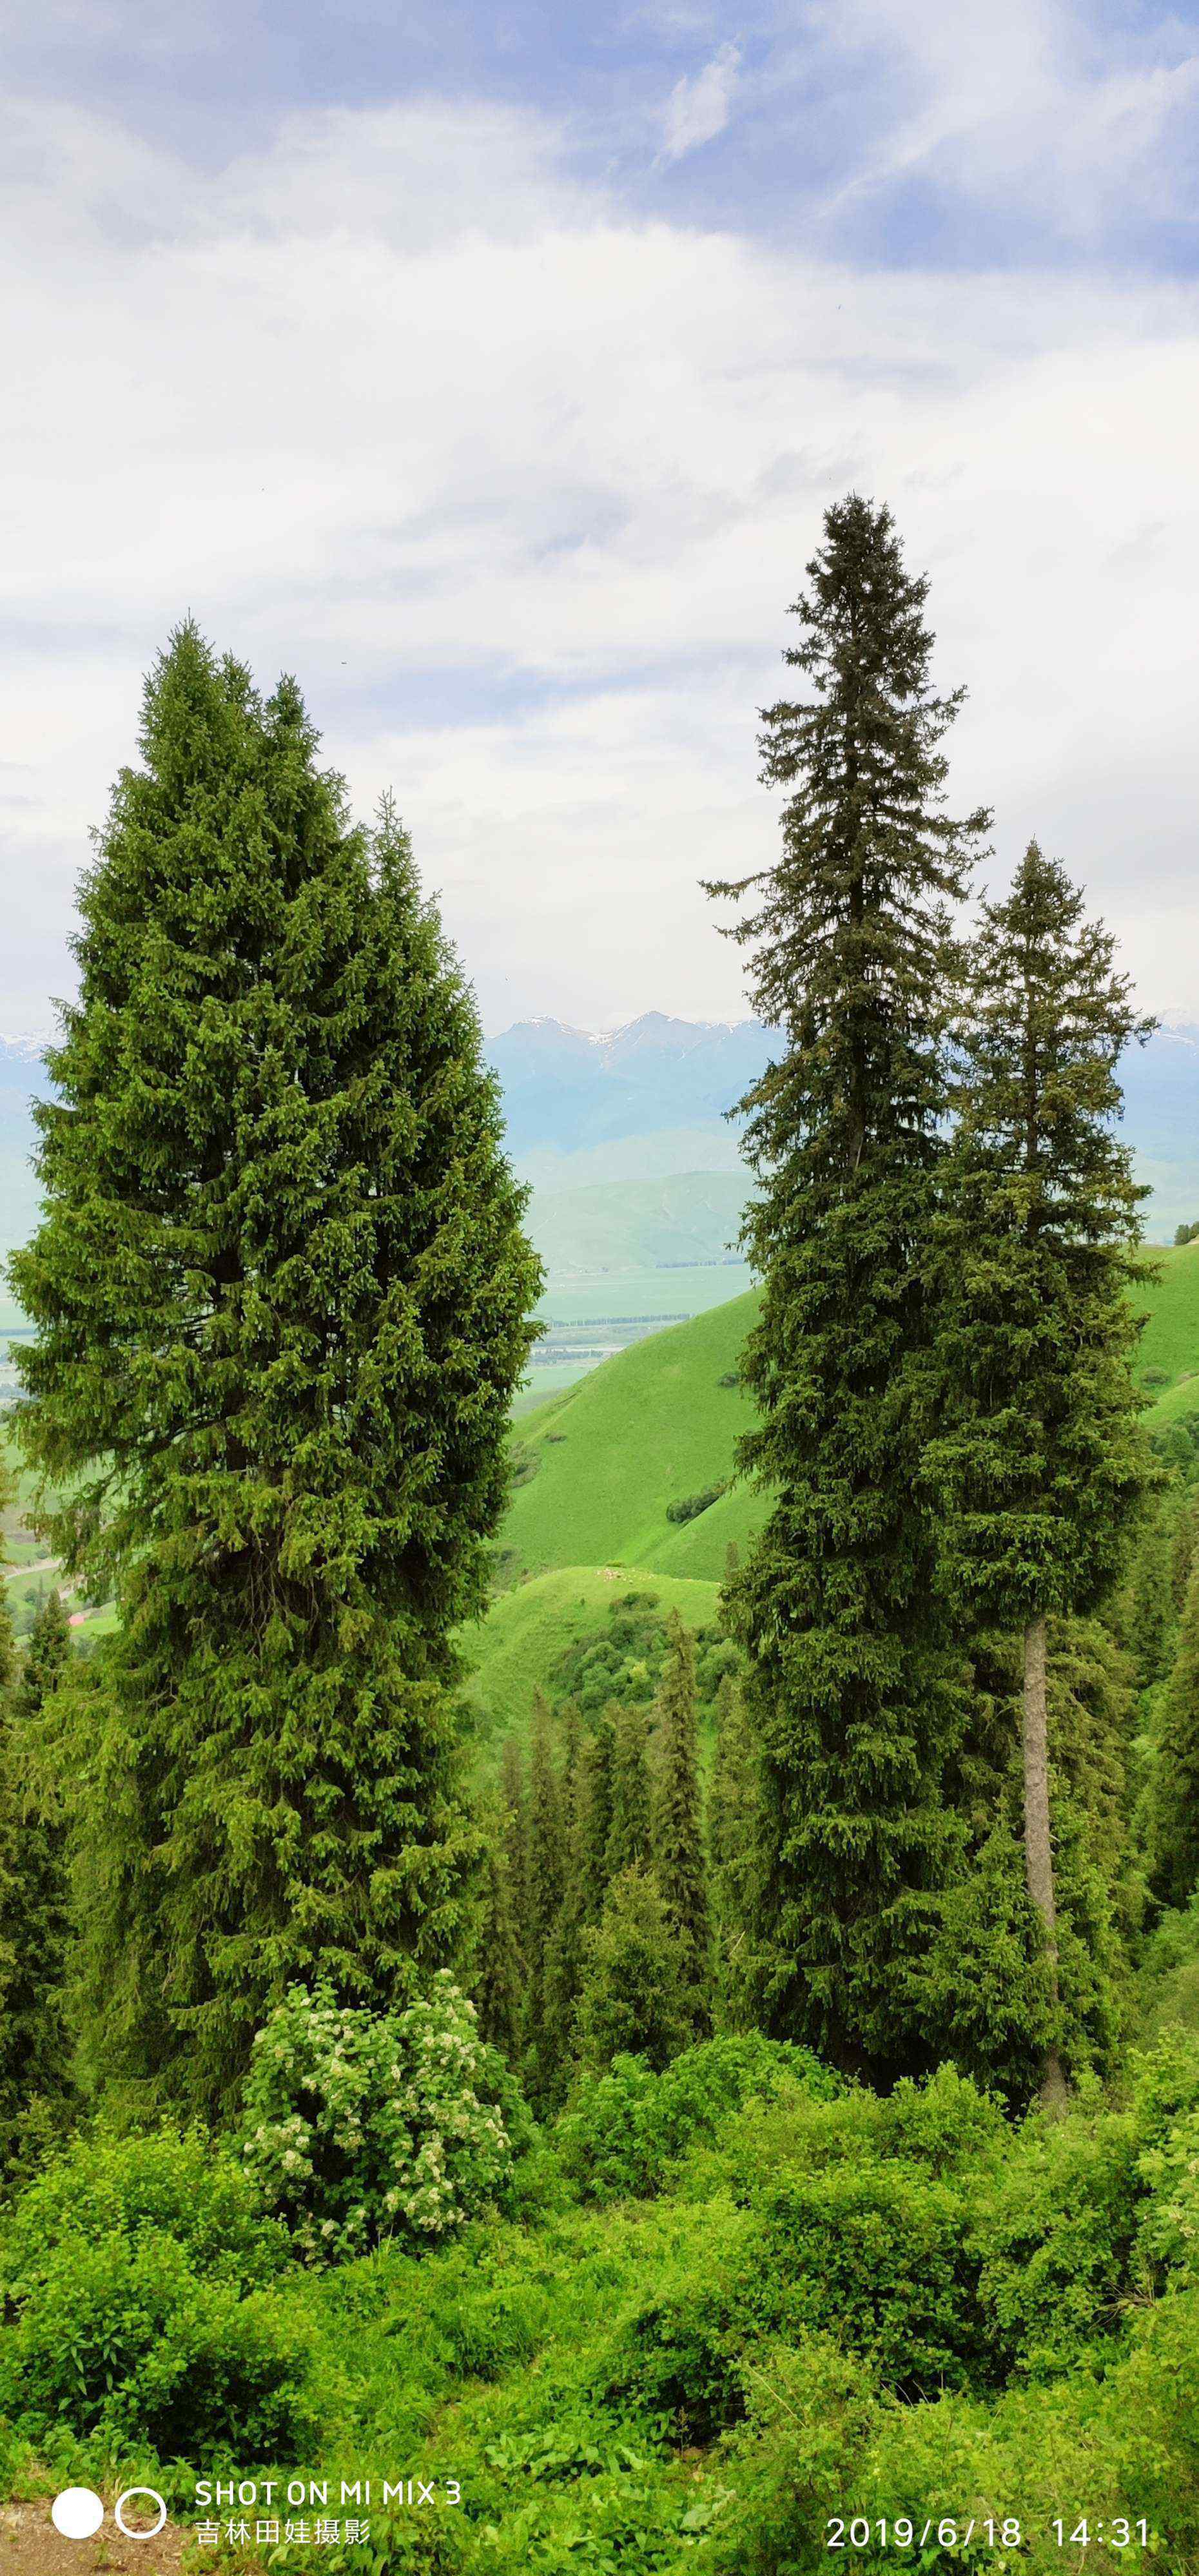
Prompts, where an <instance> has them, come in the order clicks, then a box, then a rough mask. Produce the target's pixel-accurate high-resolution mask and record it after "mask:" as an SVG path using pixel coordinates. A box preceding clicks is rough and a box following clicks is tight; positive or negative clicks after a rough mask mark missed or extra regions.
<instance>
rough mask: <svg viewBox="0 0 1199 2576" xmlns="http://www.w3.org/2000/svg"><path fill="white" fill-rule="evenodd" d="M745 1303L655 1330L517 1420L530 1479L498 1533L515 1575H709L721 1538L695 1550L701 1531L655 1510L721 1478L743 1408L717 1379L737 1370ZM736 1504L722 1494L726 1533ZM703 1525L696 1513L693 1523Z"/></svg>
mask: <svg viewBox="0 0 1199 2576" xmlns="http://www.w3.org/2000/svg"><path fill="white" fill-rule="evenodd" d="M755 1304H756V1300H755V1298H754V1296H753V1295H752V1294H751V1295H749V1296H747V1297H735V1298H733V1299H732V1300H731V1302H730V1303H729V1304H728V1305H725V1306H715V1307H712V1308H711V1309H710V1310H709V1312H708V1313H707V1314H706V1315H697V1316H695V1317H694V1318H693V1320H692V1321H691V1322H690V1323H688V1324H675V1325H673V1326H672V1327H671V1328H670V1329H669V1330H668V1331H666V1332H662V1333H655V1334H654V1335H653V1337H652V1339H651V1340H649V1341H646V1342H638V1343H636V1344H635V1345H634V1346H633V1348H632V1349H631V1350H627V1351H622V1352H620V1353H619V1355H618V1356H617V1357H616V1358H615V1359H611V1360H605V1362H604V1363H603V1366H602V1367H601V1368H597V1369H593V1370H592V1372H591V1374H590V1376H589V1377H586V1378H584V1379H583V1380H582V1382H581V1384H580V1385H578V1386H576V1387H571V1388H569V1389H568V1390H567V1391H566V1393H565V1394H563V1395H559V1396H556V1397H553V1398H551V1400H550V1402H549V1403H548V1404H545V1405H542V1406H539V1408H538V1410H537V1412H536V1413H533V1414H530V1415H528V1416H527V1417H526V1419H525V1420H524V1421H523V1422H522V1424H521V1426H520V1439H521V1444H522V1447H523V1448H525V1449H527V1450H528V1451H530V1452H531V1453H532V1455H533V1456H534V1457H535V1458H536V1460H537V1472H536V1474H535V1475H534V1476H533V1477H532V1478H531V1479H530V1481H529V1482H528V1483H527V1484H524V1485H522V1486H520V1488H519V1489H518V1491H517V1493H516V1494H515V1495H514V1497H513V1501H512V1508H511V1510H510V1512H509V1514H508V1518H507V1520H506V1522H505V1524H504V1528H503V1531H502V1534H501V1536H502V1544H503V1545H504V1546H505V1547H507V1548H510V1549H512V1550H513V1551H514V1555H515V1559H516V1564H515V1568H514V1571H516V1572H518V1573H519V1574H522V1575H527V1574H541V1573H544V1572H545V1571H546V1569H547V1568H548V1567H550V1566H554V1565H625V1566H653V1567H658V1566H659V1565H660V1566H661V1569H662V1571H663V1572H670V1571H678V1572H679V1573H681V1574H688V1575H693V1576H698V1577H700V1578H701V1579H705V1580H707V1581H716V1580H718V1579H719V1577H720V1575H721V1574H722V1573H723V1570H724V1543H723V1540H721V1541H720V1542H719V1543H717V1542H716V1540H715V1539H713V1540H712V1541H711V1542H710V1544H709V1545H708V1546H707V1547H701V1546H699V1545H698V1539H697V1535H692V1534H693V1533H696V1534H698V1531H699V1529H700V1526H701V1524H700V1523H698V1522H691V1523H688V1524H686V1525H684V1526H682V1527H678V1526H676V1525H675V1524H674V1523H672V1522H670V1521H668V1520H667V1517H666V1507H667V1504H668V1503H671V1502H677V1501H679V1500H681V1498H682V1497H683V1496H685V1495H688V1494H693V1493H696V1492H698V1491H699V1490H700V1488H701V1487H703V1486H705V1485H711V1484H714V1483H715V1482H716V1481H717V1480H718V1479H719V1478H720V1477H722V1476H727V1475H729V1474H730V1473H731V1471H732V1465H733V1448H734V1443H735V1441H736V1439H737V1435H738V1433H739V1432H741V1431H743V1430H745V1429H746V1427H747V1425H748V1423H749V1419H750V1408H749V1405H748V1402H747V1400H746V1398H745V1396H744V1395H743V1394H742V1392H741V1390H740V1388H739V1387H736V1386H721V1384H720V1379H721V1378H722V1377H726V1376H728V1375H729V1374H730V1373H731V1372H732V1371H733V1370H734V1369H735V1367H736V1364H737V1353H738V1351H739V1349H740V1347H741V1343H742V1340H743V1338H744V1335H745V1330H746V1327H747V1325H748V1324H749V1322H750V1319H751V1317H752V1315H753V1313H754V1309H755ZM736 1499H737V1502H738V1503H740V1504H741V1505H742V1514H739V1513H738V1512H737V1510H736V1509H735V1508H733V1505H732V1498H726V1502H727V1504H728V1506H729V1509H730V1510H731V1512H732V1517H731V1519H730V1521H729V1527H728V1530H727V1532H726V1535H730V1536H731V1535H733V1534H734V1528H733V1524H734V1523H736V1524H737V1526H738V1527H739V1526H740V1518H741V1517H742V1516H743V1511H744V1506H745V1503H746V1501H747V1498H744V1497H737V1498H736ZM716 1508H717V1509H721V1510H724V1509H725V1507H724V1506H717V1507H716ZM727 1516H728V1515H727V1512H726V1517H727ZM714 1517H715V1514H714V1512H705V1513H704V1514H703V1521H704V1522H707V1521H710V1520H712V1519H714ZM684 1542H685V1544H684Z"/></svg>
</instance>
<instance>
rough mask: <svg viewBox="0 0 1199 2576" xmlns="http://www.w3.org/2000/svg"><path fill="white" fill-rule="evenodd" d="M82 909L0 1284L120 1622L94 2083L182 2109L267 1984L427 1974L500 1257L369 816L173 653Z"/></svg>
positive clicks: (452, 1848) (438, 1025) (479, 1075)
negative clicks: (10, 1281)
mask: <svg viewBox="0 0 1199 2576" xmlns="http://www.w3.org/2000/svg"><path fill="white" fill-rule="evenodd" d="M141 754H142V763H141V766H140V767H137V768H132V769H128V770H126V771H124V772H123V773H122V774H121V776H120V778H119V780H118V783H117V786H116V789H115V792H114V796H113V800H112V806H111V810H110V813H109V816H108V819H107V822H106V824H105V826H104V828H103V830H102V831H101V833H100V834H99V835H98V837H97V848H96V858H95V864H94V866H93V867H92V869H91V871H90V873H89V874H88V876H87V877H86V878H85V880H84V884H83V888H82V894H81V911H82V921H83V927H82V931H81V934H80V936H79V938H78V940H77V942H76V949H77V955H78V961H79V981H80V989H79V999H78V1001H77V1002H76V1003H74V1004H72V1005H71V1006H70V1007H69V1008H68V1009H66V1010H65V1011H64V1013H63V1015H62V1018H63V1026H62V1037H61V1042H60V1044H59V1045H58V1046H57V1047H55V1048H54V1050H53V1051H52V1052H51V1055H50V1057H49V1065H50V1072H51V1075H52V1077H53V1081H54V1085H55V1098H54V1099H53V1101H52V1102H51V1103H48V1104H47V1105H46V1106H45V1107H43V1108H42V1109H41V1110H39V1112H38V1119H39V1125H40V1129H41V1144H40V1175H41V1182H42V1190H43V1194H44V1198H45V1202H46V1213H45V1217H44V1220H43V1223H42V1224H41V1226H40V1228H39V1230H38V1233H37V1234H36V1236H35V1238H34V1240H33V1242H32V1243H31V1244H30V1246H29V1247H28V1249H27V1250H26V1251H25V1252H23V1253H22V1254H21V1255H19V1256H18V1258H17V1259H16V1261H15V1262H14V1265H13V1276H14V1281H15V1285H16V1290H17V1294H18V1295H19V1297H20V1299H21V1302H22V1304H23V1306H24V1307H25V1309H26V1311H27V1313H28V1314H29V1315H30V1316H31V1317H32V1319H33V1321H34V1323H35V1325H36V1327H37V1338H36V1341H35V1342H34V1343H33V1345H32V1346H31V1348H30V1350H29V1352H28V1354H27V1356H26V1357H25V1358H24V1359H23V1361H22V1366H23V1369H24V1374H25V1384H26V1389H27V1393H28V1396H29V1399H30V1400H29V1401H28V1403H27V1404H25V1405H24V1406H23V1407H22V1408H21V1411H20V1427H21V1432H22V1436H23V1438H24V1439H25V1442H26V1445H27V1450H28V1454H29V1456H30V1458H31V1459H32V1460H33V1461H34V1463H35V1464H36V1465H37V1466H38V1467H40V1468H41V1469H43V1470H45V1471H46V1472H47V1473H48V1475H49V1476H50V1478H51V1479H53V1480H55V1481H56V1482H57V1483H58V1484H59V1485H60V1488H61V1490H62V1492H63V1494H64V1495H65V1497H66V1499H63V1500H61V1501H60V1503H59V1505H58V1507H57V1508H56V1509H55V1510H53V1511H52V1512H51V1513H50V1514H49V1515H48V1519H47V1522H46V1524H45V1526H46V1528H47V1531H48V1534H49V1536H50V1539H51V1544H52V1545H53V1546H54V1548H55V1551H56V1553H58V1554H59V1555H60V1556H61V1558H62V1560H63V1563H64V1566H65V1568H66V1570H67V1571H68V1572H70V1573H72V1574H78V1575H80V1576H82V1577H83V1578H84V1580H85V1581H86V1582H87V1583H88V1584H89V1585H96V1584H100V1583H109V1582H111V1584H112V1585H113V1587H114V1588H115V1591H116V1595H117V1600H118V1603H119V1607H120V1611H121V1625H120V1630H119V1633H118V1635H117V1636H116V1637H115V1639H113V1640H111V1641H110V1642H108V1643H106V1644H105V1645H104V1646H103V1647H102V1649H101V1650H100V1652H99V1653H98V1654H97V1656H96V1657H95V1659H94V1660H93V1663H92V1664H91V1666H90V1667H89V1672H88V1677H87V1687H86V1689H83V1690H81V1692H80V1710H79V1722H78V1725H77V1727H76V1730H75V1736H74V1743H73V1746H72V1747H70V1748H68V1759H69V1761H70V1767H71V1770H72V1772H73V1776H74V1777H75V1779H76V1782H77V1784H78V1790H79V1799H78V1815H79V1825H80V1830H81V1832H84V1833H86V1835H87V1836H88V1837H89V1838H90V1842H91V1846H92V1848H91V1880H90V1890H91V1894H92V1896H93V1899H94V1903H93V1905H92V1908H91V1915H92V1929H91V1943H92V1951H91V1970H92V1973H91V1988H90V1990H91V1995H92V1999H93V2011H94V2016H95V2018H96V2020H97V2021H98V2023H99V2026H100V2044H101V2045H102V2047H103V2051H104V2054H105V2058H106V2062H107V2063H108V2064H109V2065H110V2066H111V2065H113V2064H114V2063H116V2062H118V2061H123V2062H124V2064H125V2066H126V2068H127V2070H128V2071H129V2072H131V2073H135V2074H143V2075H151V2076H160V2077H165V2078H167V2079H169V2080H170V2081H172V2082H175V2083H177V2084H178V2085H180V2086H184V2087H186V2088H187V2089H188V2090H190V2091H191V2093H192V2094H193V2096H198V2097H199V2098H206V2099H212V2098H215V2097H217V2096H220V2095H222V2094H224V2093H225V2092H226V2091H227V2090H228V2088H229V2087H230V2086H232V2085H234V2084H236V2082H237V2080H238V2078H239V2076H240V2072H241V2070H242V2068H243V2067H244V2064H245V2062H246V2057H247V2052H248V2049H249V2046H250V2042H251V2038H252V2035H253V2032H254V2029H255V2027H256V2025H257V2024H258V2023H259V2022H260V2021H261V2019H262V2017H263V2014H264V2012H265V2011H266V2009H267V2008H268V2006H269V2004H270V2002H271V2000H272V1998H273V1997H275V1996H276V1995H278V1994H279V1993H281V1992H282V1991H283V1989H284V1988H285V1987H286V1986H287V1985H288V1984H289V1983H291V1982H292V1981H293V1980H295V1979H296V1978H300V1979H309V1980H316V1979H318V1978H327V1979H329V1981H330V1982H331V1983H332V1984H333V1986H334V1988H335V1989H336V1990H337V1992H338V1993H339V1994H341V1995H342V1996H344V1997H345V1998H346V1999H347V2000H348V2001H352V2002H355V2003H360V2004H372V2003H373V2004H378V2005H384V2004H390V2003H392V2002H394V2001H395V2000H396V1999H397V1998H401V1997H403V1996H404V1995H405V1994H406V1993H408V1992H409V1991H410V1990H411V1989H412V1987H413V1984H414V1980H416V1979H418V1978H419V1977H420V1976H422V1975H423V1974H424V1973H425V1972H426V1971H427V1970H428V1969H430V1968H432V1967H433V1966H435V1965H437V1964H438V1963H440V1962H443V1961H446V1960H448V1959H450V1958H451V1957H452V1956H453V1955H454V1954H455V1952H456V1949H457V1947H458V1945H459V1943H460V1941H461V1939H462V1935H463V1928H464V1922H465V1919H466V1915H467V1912H468V1910H469V1880H470V1871H471V1863H472V1849H473V1846H472V1835H471V1832H470V1830H469V1829H468V1828H467V1826H466V1823H465V1821H464V1817H463V1813H462V1810H461V1806H460V1803H459V1801H458V1799H457V1796H456V1792H455V1786H454V1777H453V1747H454V1740H455V1726H454V1718H453V1704H452V1698H451V1689H452V1685H453V1683H454V1680H455V1677H456V1673H457V1669H458V1666H457V1658H456V1654H455V1649H454V1645H453V1631H454V1629H455V1627H456V1626H457V1624H458V1623H459V1622H460V1621H461V1620H463V1619H465V1618H468V1617H470V1616H472V1615H474V1614H475V1613H477V1612H478V1610H479V1609H480V1608H481V1606H482V1603H483V1600H484V1598H485V1594H486V1585H487V1542H488V1540H489V1538H490V1536H491V1533H492V1532H493V1531H494V1528H495V1526H496V1523H497V1521H498V1518H499V1515H500V1512H501V1510H502V1508H503V1503H504V1498H505V1490H506V1477H507V1472H508V1471H507V1455H506V1450H507V1425H508V1411H509V1405H510V1401H511V1397H512V1394H513V1392H514V1390H515V1388H516V1387H517V1385H518V1384H519V1383H520V1379H521V1376H522V1374H523V1370H524V1367H525V1363H526V1360H527V1356H528V1351H529V1347H530V1343H531V1340H532V1337H533V1327H532V1326H531V1324H530V1322H529V1315H530V1310H531V1306H532V1303H533V1301H534V1298H535V1296H536V1293H537V1289H538V1285H539V1269H538V1264H537V1262H536V1260H535V1258H534V1256H533V1254H532V1253H531V1251H530V1249H529V1246H528V1244H527V1242H526V1240H525V1237H524V1235H523V1232H522V1229H521V1216H522V1209H523V1193H522V1192H521V1190H520V1189H519V1188H518V1186H517V1185H516V1183H515V1181H514V1180H513V1177H512V1174H511V1172H510V1170H509V1167H508V1165H507V1163H506V1161H505V1159H504V1154H503V1144H502V1116H501V1108H500V1100H499V1094H498V1090H497V1086H496V1084H495V1082H494V1080H493V1078H492V1077H491V1076H490V1074H489V1073H488V1072H487V1070H486V1068H485V1066H484V1063H483V1058H482V1050H481V1038H480V1031H479V1025H478V1019H477V1014H476V1011H475V1007H474V1003H473V999H472V997H471V994H470V992H469V989H468V987H467V986H466V984H465V983H464V981H463V978H462V975H461V973H460V971H459V968H458V966H457V964H456V962H455V960H454V958H453V957H452V955H451V953H450V952H449V950H448V948H447V946H446V943H445V940H444V938H443V935H442V932H441V929H440V926H439V924H438V921H437V917H436V915H435V913H434V911H433V910H432V908H431V907H430V906H429V905H428V904H427V903H426V902H425V901H424V900H423V899H422V896H421V892H420V888H419V885H418V882H417V878H416V874H415V870H414V866H413V861H412V854H411V850H410V848H409V845H408V841H407V839H406V836H405V834H404V832H403V831H402V829H401V827H400V825H399V823H398V822H397V820H396V817H395V814H394V811H393V809H392V808H391V806H390V804H389V803H387V802H386V801H385V803H384V805H383V807H382V809H381V812H380V817H379V821H378V824H377V828H376V829H375V830H374V831H373V832H366V831H362V830H359V829H357V828H355V827H354V826H353V825H352V823H351V821H350V818H349V816H348V813H347V810H346V804H345V796H344V790H343V787H342V784H341V782H340V780H338V779H337V778H336V777H335V776H333V775H332V774H330V773H327V772H324V771H322V770H321V769H320V767H319V766H318V762H317V746H316V737H315V735H314V733H313V730H312V727H311V725H310V723H309V720H308V717H307V715H306V713H305V710H304V707H303V704H302V701H301V698H300V695H299V692H298V690H297V688H296V686H295V684H294V682H293V681H291V680H283V681H281V682H280V684H279V686H278V688H277V689H276V691H275V692H274V694H273V696H272V697H271V698H269V699H268V700H267V701H266V702H265V703H264V702H263V701H262V700H261V699H260V698H259V697H258V695H257V694H256V692H255V690H254V688H253V686H252V684H251V681H250V678H249V675H248V673H247V672H246V671H245V670H244V669H243V668H242V667H241V666H240V665H239V664H237V663H236V662H234V661H232V660H226V661H223V662H221V661H218V660H217V658H216V657H215V655H214V654H213V653H212V651H211V650H210V649H209V647H208V646H207V644H206V643H205V642H204V641H203V639H202V638H201V636H200V635H199V634H198V633H197V631H196V629H195V628H194V627H193V626H192V625H190V624H188V625H185V626H183V627H181V628H180V629H179V630H178V632H177V633H176V634H175V636H174V637H173V638H172V641H171V644H170V647H169V650H168V651H167V652H166V653H165V654H164V655H163V656H162V657H161V659H160V661H159V662H158V664H157V666H156V667H155V669H154V671H153V672H152V674H151V676H150V679H149V681H148V683H147V687H146V693H145V702H144V711H143V721H142V730H141Z"/></svg>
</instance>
